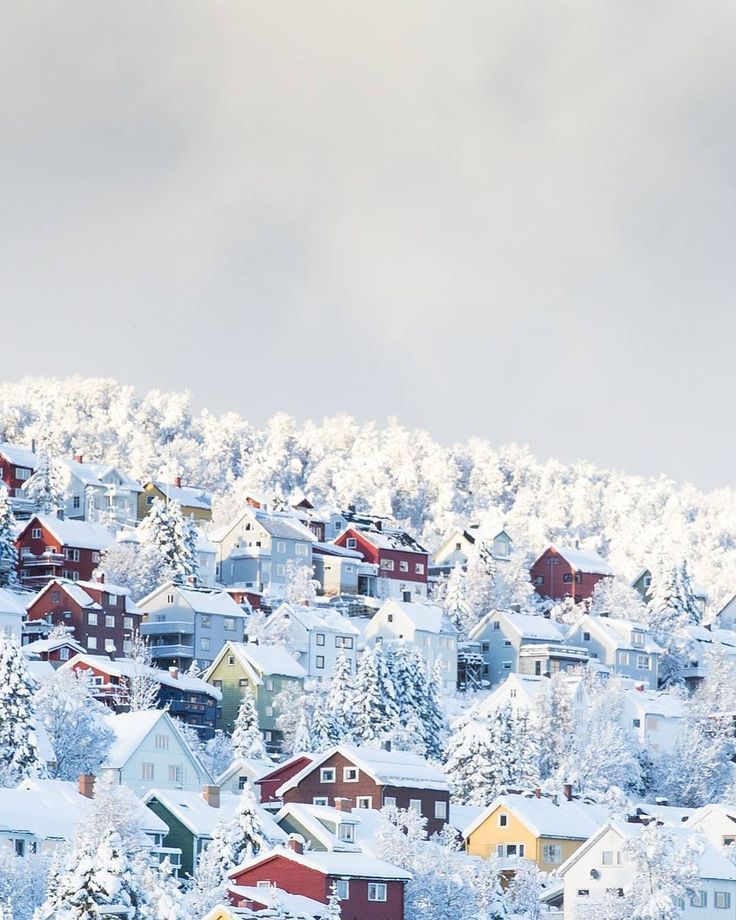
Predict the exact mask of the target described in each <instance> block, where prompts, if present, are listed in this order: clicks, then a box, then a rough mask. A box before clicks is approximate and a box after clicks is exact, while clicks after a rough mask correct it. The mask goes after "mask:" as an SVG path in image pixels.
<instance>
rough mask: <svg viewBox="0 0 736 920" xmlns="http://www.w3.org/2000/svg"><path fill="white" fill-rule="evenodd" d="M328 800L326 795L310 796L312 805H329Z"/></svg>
mask: <svg viewBox="0 0 736 920" xmlns="http://www.w3.org/2000/svg"><path fill="white" fill-rule="evenodd" d="M329 804H330V800H329V798H328V797H327V796H326V795H315V796H313V797H312V805H329Z"/></svg>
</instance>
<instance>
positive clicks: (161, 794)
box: [143, 789, 288, 843]
mask: <svg viewBox="0 0 736 920" xmlns="http://www.w3.org/2000/svg"><path fill="white" fill-rule="evenodd" d="M154 798H155V799H157V800H158V801H159V802H160V803H161V804H162V805H163V806H164V807H165V808H166V809H167V810H168V811H169V812H170V813H171V814H172V815H173V816H174V817H175V818H177V819H178V820H179V821H181V823H182V824H183V825H184V827H186V828H187V829H188V830H189V831H191V832H192V834H194V836H195V837H211V836H212V833H213V831H214V830H215V827H216V825H217V823H218V821H220V820H221V819H222V818H232V817H233V815H234V814H235V810H236V809H237V807H238V803H239V802H240V800H241V798H242V796H240V795H237V794H236V793H234V792H222V791H221V792H220V807H219V808H213V807H212V806H211V805H209V804H208V803H207V802H206V801H205V799H204V796H203V795H202V793H201V792H193V791H186V790H184V789H150V790H149V791H148V792H147V793H146V794H145V795H144V796H143V802H144V803H145V804H146V805H148V803H149V802H150V801H151V799H154ZM256 814H257V816H258V819H259V820H260V822H261V824H262V826H263V830H264V832H265V834H266V836H267V837H268V839H269V840H271V841H272V842H273V843H278V842H281V841H285V840H286V839H287V836H288V835H287V834H286V833H285V832H284V831H283V830H281V828H280V827H279V826H278V824H277V823H276V822H275V821H274V819H273V817H272V816H271V815H270V814H269V813H268V812H267V811H266V810H265V809H264V808H261V806H260V805H257V806H256Z"/></svg>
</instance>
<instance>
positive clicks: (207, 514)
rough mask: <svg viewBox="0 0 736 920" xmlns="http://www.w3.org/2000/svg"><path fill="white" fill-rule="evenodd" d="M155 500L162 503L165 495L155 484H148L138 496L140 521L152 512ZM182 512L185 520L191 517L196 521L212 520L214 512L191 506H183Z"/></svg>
mask: <svg viewBox="0 0 736 920" xmlns="http://www.w3.org/2000/svg"><path fill="white" fill-rule="evenodd" d="M154 498H160V499H161V501H165V500H166V496H165V495H164V493H163V492H162V491H161V490H160V489H157V488H156V487H155V486H154V485H153V483H150V482H148V483H146V484H145V485H144V486H143V491H142V492H139V493H138V496H137V500H138V520H139V521H142V520H143V518H144V517H145V516H146V515H147V514H148V512H149V511H150V510H151V505H152V504H153V499H154ZM181 510H182V514H183V515H184V517H185V518H190V517H191V518H194V520H195V521H211V520H212V511H211V509H209V508H193V507H192V506H191V505H182V506H181Z"/></svg>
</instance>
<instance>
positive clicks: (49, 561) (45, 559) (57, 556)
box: [20, 549, 65, 568]
mask: <svg viewBox="0 0 736 920" xmlns="http://www.w3.org/2000/svg"><path fill="white" fill-rule="evenodd" d="M64 561H65V559H64V554H63V553H51V552H46V553H40V554H39V555H36V554H35V553H32V552H31V551H30V550H29V549H24V550H22V552H21V554H20V562H21V565H23V566H25V567H26V568H27V567H28V566H34V565H63V563H64Z"/></svg>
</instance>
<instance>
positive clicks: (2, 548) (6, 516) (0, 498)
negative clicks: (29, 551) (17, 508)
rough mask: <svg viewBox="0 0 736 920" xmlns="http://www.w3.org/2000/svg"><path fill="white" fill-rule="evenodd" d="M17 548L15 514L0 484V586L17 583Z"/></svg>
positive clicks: (9, 585)
mask: <svg viewBox="0 0 736 920" xmlns="http://www.w3.org/2000/svg"><path fill="white" fill-rule="evenodd" d="M17 568H18V550H17V549H16V546H15V515H14V514H13V508H12V505H11V504H10V499H9V498H8V490H7V489H6V488H5V486H4V485H0V588H12V587H15V586H16V585H17V584H18V573H17Z"/></svg>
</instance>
